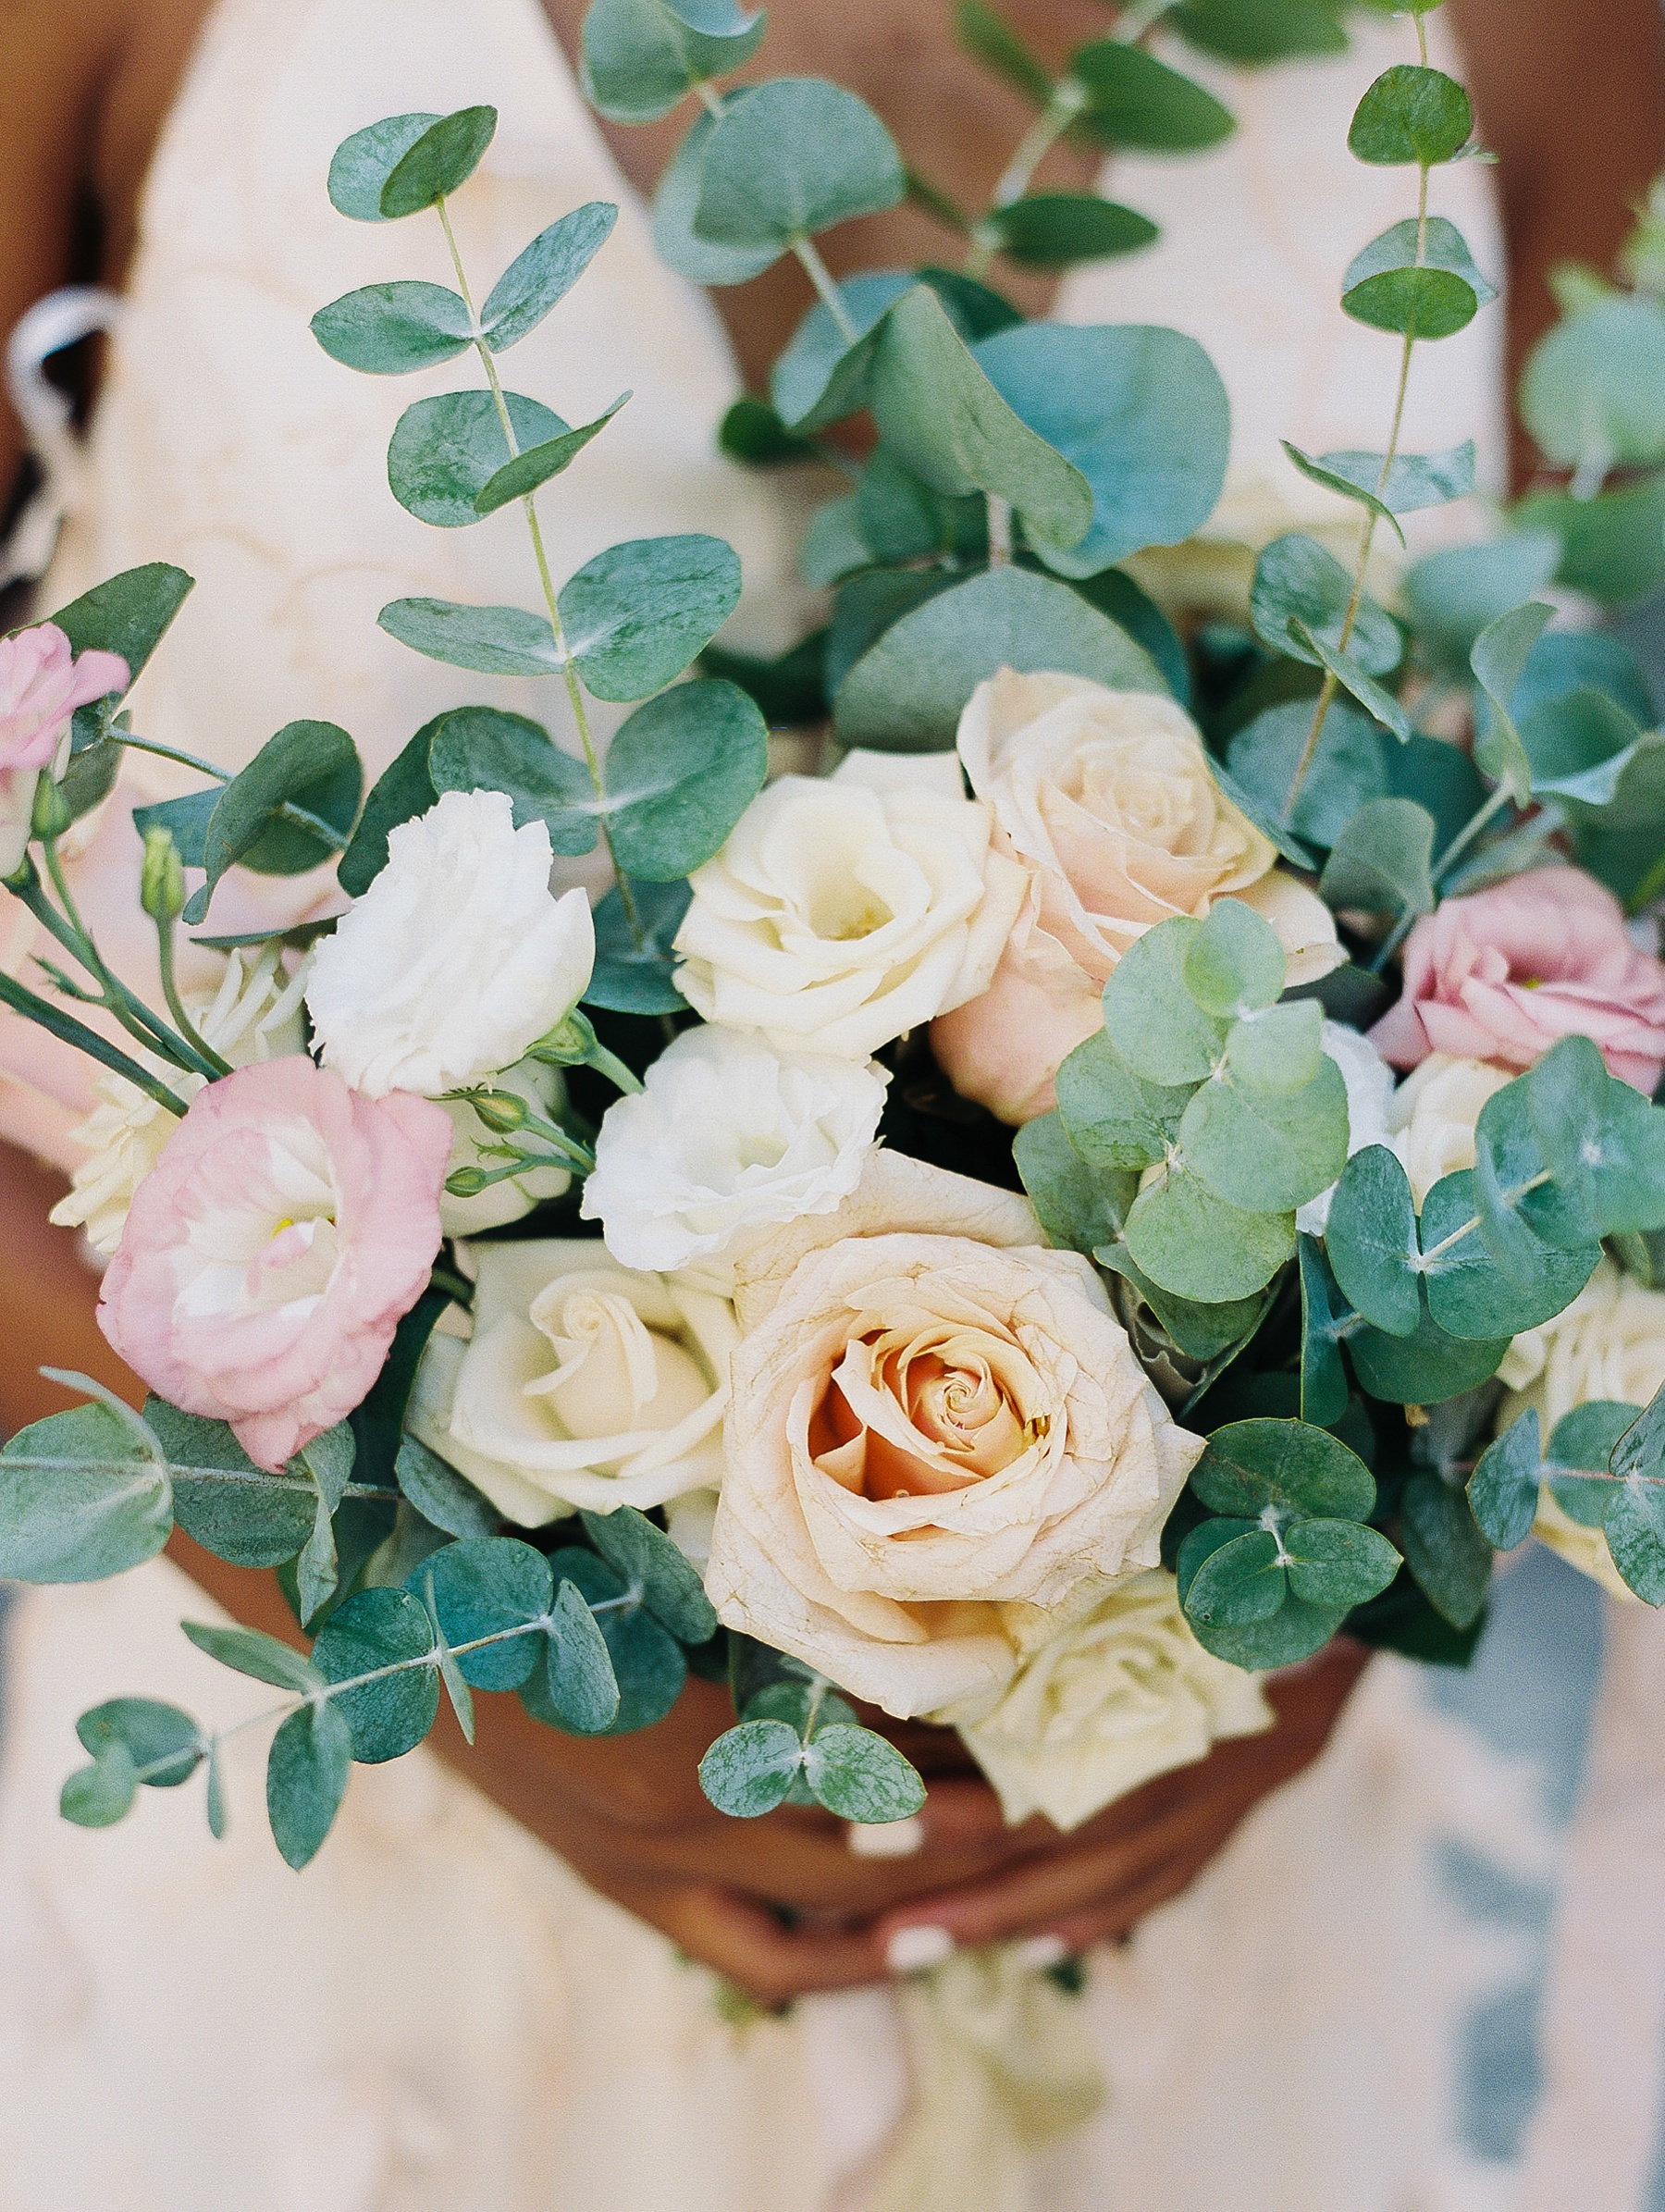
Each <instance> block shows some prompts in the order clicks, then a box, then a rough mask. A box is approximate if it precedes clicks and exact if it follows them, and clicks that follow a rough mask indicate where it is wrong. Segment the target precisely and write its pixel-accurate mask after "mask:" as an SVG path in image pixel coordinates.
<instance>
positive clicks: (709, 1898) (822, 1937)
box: [626, 1886, 885, 2012]
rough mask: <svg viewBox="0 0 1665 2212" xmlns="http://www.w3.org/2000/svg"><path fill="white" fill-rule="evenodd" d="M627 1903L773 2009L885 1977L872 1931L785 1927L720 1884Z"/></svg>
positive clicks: (691, 1953)
mask: <svg viewBox="0 0 1665 2212" xmlns="http://www.w3.org/2000/svg"><path fill="white" fill-rule="evenodd" d="M626 1901H627V1902H628V1903H629V1905H630V1907H631V1909H632V1910H633V1911H635V1912H636V1913H637V1914H639V1915H640V1917H641V1918H642V1919H643V1920H647V1921H650V1922H652V1923H653V1925H654V1926H655V1927H656V1928H658V1929H659V1930H660V1933H661V1934H665V1935H668V1936H669V1937H670V1938H671V1941H672V1943H674V1944H675V1945H676V1946H678V1948H679V1949H681V1950H684V1951H685V1952H687V1954H688V1956H689V1957H690V1958H692V1959H699V1960H700V1961H701V1963H702V1964H704V1965H706V1966H709V1967H714V1968H715V1969H716V1971H718V1972H719V1973H720V1974H726V1975H727V1977H728V1979H729V1980H730V1981H731V1982H736V1983H739V1985H740V1987H741V1988H742V1989H744V1990H745V1991H746V1994H747V1995H748V1996H751V1997H753V1998H755V1999H756V2001H757V2002H758V2003H759V2005H761V2006H762V2007H763V2008H765V2010H767V2011H771V2012H772V2011H777V2010H778V2009H779V2008H781V2007H782V2006H783V2005H786V2004H790V2003H791V2001H792V1999H793V1998H794V1997H799V1996H808V1995H809V1994H810V1993H811V1992H812V1991H815V1990H826V1989H854V1988H857V1987H859V1986H860V1984H861V1983H864V1982H878V1981H882V1979H883V1978H884V1973H885V1965H884V1953H883V1949H882V1946H881V1945H880V1944H878V1943H877V1942H876V1941H875V1939H874V1937H873V1935H872V1933H871V1931H870V1930H866V1929H858V1930H854V1931H851V1930H845V1929H835V1928H833V1929H829V1928H805V1927H797V1928H786V1927H783V1926H782V1924H781V1922H780V1921H779V1919H778V1918H777V1917H776V1916H775V1914H773V1913H772V1912H771V1911H770V1910H769V1909H768V1907H767V1906H763V1905H758V1904H755V1903H754V1902H752V1900H751V1899H750V1898H747V1897H736V1896H734V1894H733V1892H731V1891H727V1890H722V1889H709V1888H704V1887H695V1886H689V1887H685V1888H684V1887H676V1888H667V1889H663V1890H658V1891H649V1892H648V1893H646V1894H645V1895H643V1896H641V1897H632V1898H630V1899H628V1900H626Z"/></svg>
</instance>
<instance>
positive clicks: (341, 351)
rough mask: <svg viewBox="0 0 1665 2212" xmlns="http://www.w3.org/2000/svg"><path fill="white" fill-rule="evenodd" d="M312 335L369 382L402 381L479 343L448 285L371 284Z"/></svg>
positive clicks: (324, 317)
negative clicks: (371, 378)
mask: <svg viewBox="0 0 1665 2212" xmlns="http://www.w3.org/2000/svg"><path fill="white" fill-rule="evenodd" d="M312 334H313V336H314V338H315V339H316V340H317V341H318V343H319V344H320V345H321V346H322V347H323V349H324V351H325V352H327V354H328V355H329V357H330V359H331V360H332V361H339V362H340V363H341V364H342V365H343V366H344V367H346V368H350V369H357V370H359V371H360V373H361V374H362V375H364V376H366V377H403V376H408V375H409V374H410V373H411V371H412V370H413V369H425V368H437V367H438V365H439V364H440V363H441V362H442V361H454V360H455V359H456V357H457V355H458V354H459V353H461V352H463V351H464V350H465V349H466V348H467V347H468V346H470V345H472V344H473V343H474V326H473V324H472V323H471V322H470V320H469V315H468V309H467V306H466V305H465V304H464V303H463V301H462V299H461V297H460V296H459V295H458V294H457V293H456V292H454V291H451V290H449V289H448V288H447V287H446V286H445V285H443V284H427V283H423V282H416V281H413V280H410V279H403V280H401V281H399V282H397V283H392V284H366V285H365V286H364V288H363V289H362V290H359V291H350V292H346V293H344V294H343V295H342V297H341V298H340V299H339V300H332V301H331V302H330V303H329V304H328V306H327V307H320V308H319V310H318V312H317V314H316V315H314V317H313V319H312Z"/></svg>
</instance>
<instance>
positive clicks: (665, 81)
mask: <svg viewBox="0 0 1665 2212" xmlns="http://www.w3.org/2000/svg"><path fill="white" fill-rule="evenodd" d="M701 13H702V11H700V10H698V9H697V8H695V7H692V6H682V7H677V6H669V5H666V0H591V6H590V7H589V9H588V12H587V13H586V16H585V19H584V44H583V50H582V68H583V74H584V90H585V93H586V97H587V99H588V100H589V102H590V105H592V106H593V107H595V108H597V109H598V110H599V112H600V113H601V114H602V115H604V116H606V117H609V119H610V120H611V121H612V122H615V123H651V122H656V121H657V120H658V119H659V117H660V116H666V115H669V114H670V112H671V110H672V108H673V107H675V106H676V105H677V104H678V103H679V102H680V101H682V100H684V99H685V98H686V97H687V95H688V93H689V92H690V90H691V89H692V88H693V86H694V85H695V84H697V82H699V81H700V80H702V79H709V78H712V77H719V76H722V75H725V74H726V73H727V72H728V71H729V70H730V69H737V68H740V66H741V64H742V63H743V62H746V61H748V60H749V59H750V58H751V56H752V55H753V54H755V53H756V51H757V49H758V46H759V43H760V42H761V40H762V37H763V30H764V23H763V17H762V14H761V12H759V13H758V14H756V15H749V16H748V15H746V13H745V12H744V11H743V10H741V9H739V8H734V7H724V8H722V10H721V11H719V10H717V9H709V10H706V11H703V14H704V19H703V20H701V21H696V20H694V18H695V17H696V16H697V15H699V14H701ZM700 119H701V120H705V119H706V118H704V117H701V118H700Z"/></svg>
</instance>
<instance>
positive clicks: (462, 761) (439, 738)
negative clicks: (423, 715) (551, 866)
mask: <svg viewBox="0 0 1665 2212" xmlns="http://www.w3.org/2000/svg"><path fill="white" fill-rule="evenodd" d="M431 726H432V728H433V733H434V734H433V736H432V738H431V740H430V742H429V746H428V773H429V775H430V776H431V778H432V779H433V784H434V788H435V789H436V791H501V792H503V793H504V794H505V795H506V796H507V797H509V799H510V800H511V801H512V804H513V809H514V822H515V827H516V828H517V829H524V826H525V825H526V823H527V822H543V823H544V824H545V825H546V826H547V828H548V830H549V843H550V845H551V846H552V847H553V849H554V850H555V851H556V852H558V853H561V854H564V855H566V856H567V857H568V858H575V857H576V856H577V855H579V854H582V853H587V852H592V851H593V850H594V849H595V845H596V836H597V821H598V813H599V802H598V800H597V797H596V792H595V786H594V785H593V784H592V783H591V782H590V778H589V772H588V770H587V769H586V767H585V765H584V763H583V762H582V761H581V760H573V757H572V755H571V754H570V753H563V752H562V751H561V748H559V747H558V746H556V745H553V744H551V742H550V740H549V733H548V731H547V730H545V728H544V727H543V725H542V723H536V722H533V721H532V720H531V719H530V717H529V716H527V715H524V714H506V713H504V712H502V711H500V710H499V708H496V707H453V708H452V709H451V711H450V713H449V714H444V715H441V716H440V717H439V719H438V722H436V723H433V724H432V725H431Z"/></svg>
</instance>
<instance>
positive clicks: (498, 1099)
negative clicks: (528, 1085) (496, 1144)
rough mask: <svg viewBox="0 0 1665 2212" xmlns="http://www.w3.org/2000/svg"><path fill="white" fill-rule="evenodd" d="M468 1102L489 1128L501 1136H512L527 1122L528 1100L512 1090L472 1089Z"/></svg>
mask: <svg viewBox="0 0 1665 2212" xmlns="http://www.w3.org/2000/svg"><path fill="white" fill-rule="evenodd" d="M468 1102H469V1104H470V1106H473V1108H474V1110H475V1113H476V1114H478V1116H479V1117H480V1119H481V1120H482V1121H483V1122H484V1123H485V1124H486V1126H487V1129H488V1130H491V1131H494V1132H495V1134H497V1135H498V1136H499V1137H507V1136H512V1134H513V1132H514V1131H516V1130H517V1129H520V1128H522V1127H524V1123H525V1118H526V1102H525V1100H524V1098H517V1097H516V1096H515V1095H514V1093H513V1092H512V1091H471V1092H470V1093H469V1094H468Z"/></svg>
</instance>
